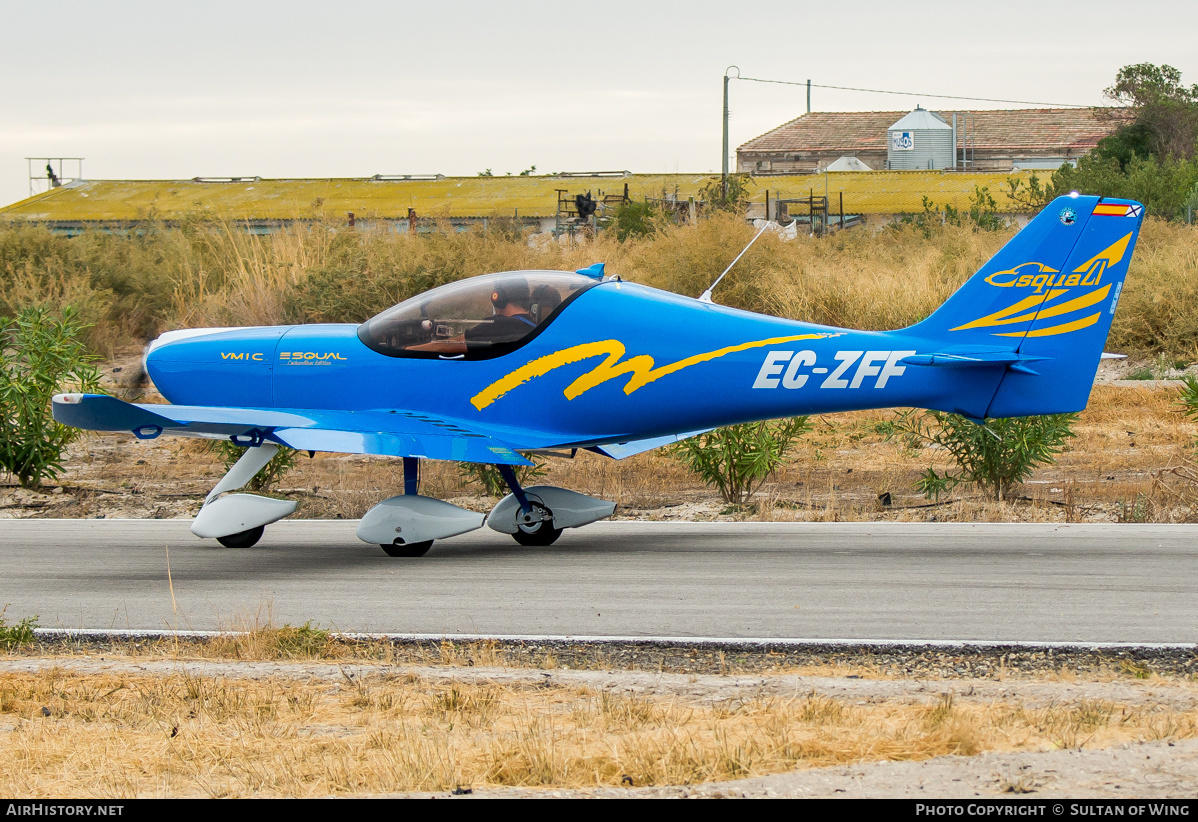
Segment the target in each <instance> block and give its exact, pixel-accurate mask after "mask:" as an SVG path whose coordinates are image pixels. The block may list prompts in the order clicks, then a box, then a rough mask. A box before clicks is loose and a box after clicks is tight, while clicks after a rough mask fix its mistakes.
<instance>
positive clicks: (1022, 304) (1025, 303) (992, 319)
mask: <svg viewBox="0 0 1198 822" xmlns="http://www.w3.org/2000/svg"><path fill="white" fill-rule="evenodd" d="M1066 291H1068V289H1066V288H1054V289H1052V290H1051V291H1049V292H1048V293H1047V294H1043V295H1041V294H1035V295H1033V296H1031V297H1024V298H1023V299H1022V300H1020V301H1019V302H1017V303H1015V304H1014V305H1009V306H1007V307H1006V308H1003V309H1001V310H999V311H995V312H994V313H993V314H987V315H986V316H985V317H979V318H978V319H976V320H973V321H972V322H968V323H965V325H959V326H957V327H956V328H952V329H949V330H951V331H964V330H965V329H967V328H991V327H993V326H996V325H1010V324H1011V323H1017V322H1025V321H1027V320H1030V319H1032V318H1033V317H1035V316H1036V313H1035V312H1034V311H1033V312H1032V313H1030V314H1023V315H1021V316H1018V317H1012V316H1011V315H1012V314H1018V313H1019V312H1020V311H1024V310H1026V309H1029V308H1032V307H1034V306H1038V305H1042V304H1043V303H1045V302H1047V301H1048V300H1051V299H1053V298H1054V297H1059V296H1060V295H1062V294H1064V293H1065V292H1066Z"/></svg>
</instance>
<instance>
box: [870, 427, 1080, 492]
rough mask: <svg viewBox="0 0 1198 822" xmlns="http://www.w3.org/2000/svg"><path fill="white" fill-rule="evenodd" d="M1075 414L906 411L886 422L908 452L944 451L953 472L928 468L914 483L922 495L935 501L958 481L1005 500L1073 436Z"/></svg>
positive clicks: (1049, 461) (1050, 460) (1046, 463)
mask: <svg viewBox="0 0 1198 822" xmlns="http://www.w3.org/2000/svg"><path fill="white" fill-rule="evenodd" d="M1076 420H1077V414H1047V415H1044V416H1038V417H1008V418H1005V419H999V418H996V419H990V420H986V424H985V425H978V424H977V423H974V422H970V421H969V420H967V419H965V417H962V416H959V415H957V414H946V413H944V412H943V411H923V410H919V409H912V410H909V411H904V412H901V413H900V414H899V415H898V417H897V418H896V419H895V420H894V422H893V423H891V424H890V426H889V429H888V433H889V435H890V436H891V437H897V438H901V439H902V440H903V441H904V442H905V443H906V444H907V446H908V447H909V448H911V449H912V450H914V449H915V448H916V447H918V446H919V445H922V444H924V443H930V444H932V445H936V446H938V447H940V448H943V449H944V450H946V451H948V453H949V455H950V456H951V457H952V459H953V462H954V463H956V467H957V470H956V472H955V473H952V472H950V471H948V470H946V471H945V472H944V473H943V474H938V473H936V469H935V468H928V469H927V471H925V472H924V475H923V476H922V477H921V478H920V479H919V481H918V482H917V483H916V488H918V489H919V491H920V492H922V493H923V494H924V495H925V496H927V497H929V498H936V499H939V498H940V495H941V494H942V493H944V492H945V491H949V490H952V489H953V488H955V487H956V486H958V485H961V484H972V485H976V486H977V487H978V488H979V489H980V490H981V492H982V494H983V495H985V496H986V497H987V498H989V499H995V500H1007V499H1010V495H1011V488H1012V487H1013V486H1015V485H1016V484H1018V483H1020V482H1023V481H1024V480H1026V479H1027V478H1028V477H1030V476H1031V475H1032V471H1033V470H1034V469H1035V468H1036V466H1038V465H1049V464H1051V463H1053V462H1055V461H1056V460H1055V457H1056V455H1057V454H1058V453H1060V451H1061V450H1062V449H1063V448H1064V447H1065V442H1066V440H1068V439H1069V438H1070V437H1073V436H1075V434H1074V433H1073V431H1072V426H1073V423H1074V422H1075V421H1076Z"/></svg>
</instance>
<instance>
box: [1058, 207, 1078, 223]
mask: <svg viewBox="0 0 1198 822" xmlns="http://www.w3.org/2000/svg"><path fill="white" fill-rule="evenodd" d="M1076 222H1077V212H1076V211H1074V210H1073V209H1072V208H1062V209H1061V224H1062V225H1073V224H1074V223H1076Z"/></svg>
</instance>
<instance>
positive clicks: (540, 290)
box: [358, 271, 598, 359]
mask: <svg viewBox="0 0 1198 822" xmlns="http://www.w3.org/2000/svg"><path fill="white" fill-rule="evenodd" d="M597 282H598V281H597V280H594V279H592V278H590V277H586V276H583V275H581V274H572V273H569V272H565V271H511V272H508V273H505V274H486V275H484V276H482V277H471V278H470V279H468V280H461V281H459V282H456V283H450V284H449V285H443V286H441V287H440V288H434V289H433V290H432V291H426V292H425V293H423V294H419V295H417V296H415V297H413V298H412V299H410V300H405V301H404V302H402V303H400V304H399V305H397V306H395V307H393V308H389V309H387V310H386V311H384V312H383V313H382V314H379V315H377V316H375V317H373V318H371V319H369V320H367V321H366V322H364V323H362V325H361V326H359V327H358V337H359V339H361V340H362V342H363V343H365V344H366V345H367V346H369V347H370V348H372V349H374V350H375V351H377V352H379V353H380V354H386V355H387V356H389V357H438V356H440V357H455V358H456V357H465V358H467V359H485V358H487V357H497V356H499V355H501V354H506V353H507V352H509V351H512V350H514V349H515V348H518V347H519V346H520V345H522V344H523V343H524V342H526V341H528V340H529V339H531V338H532V337H533V336H534V335H535V334H536V333H537V332H538V331H539V330H540V329H542V328H543V327H544V326H546V325H547V324H548V323H549V322H550V321H551V320H552V319H553V318H554V317H555V316H556V314H557V313H558V312H559V311H560V310H561V308H562V307H564V305H565V304H566V303H567V302H569V301H570V300H571V299H573V298H574V297H576V296H577V295H579V294H581V293H582V292H583V291H585V290H586V289H587V288H590V287H591V286H593V285H595V284H596V283H597Z"/></svg>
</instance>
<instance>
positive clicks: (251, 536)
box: [216, 525, 266, 548]
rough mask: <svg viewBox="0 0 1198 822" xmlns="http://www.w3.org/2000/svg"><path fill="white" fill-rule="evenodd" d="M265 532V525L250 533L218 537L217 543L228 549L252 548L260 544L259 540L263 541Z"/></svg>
mask: <svg viewBox="0 0 1198 822" xmlns="http://www.w3.org/2000/svg"><path fill="white" fill-rule="evenodd" d="M265 530H266V526H265V525H259V526H258V527H257V528H251V529H250V530H248V531H240V532H238V533H236V534H229V535H228V536H227V537H217V538H216V541H217V542H219V543H220V544H221V545H223V546H225V547H226V548H252V547H253V546H255V545H257V544H258V540H260V539H262V532H263V531H265Z"/></svg>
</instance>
